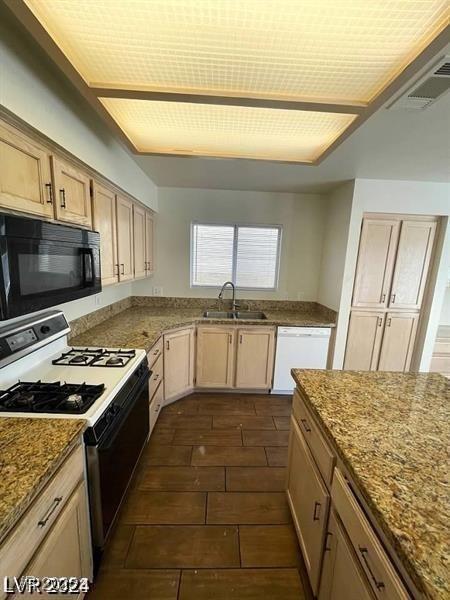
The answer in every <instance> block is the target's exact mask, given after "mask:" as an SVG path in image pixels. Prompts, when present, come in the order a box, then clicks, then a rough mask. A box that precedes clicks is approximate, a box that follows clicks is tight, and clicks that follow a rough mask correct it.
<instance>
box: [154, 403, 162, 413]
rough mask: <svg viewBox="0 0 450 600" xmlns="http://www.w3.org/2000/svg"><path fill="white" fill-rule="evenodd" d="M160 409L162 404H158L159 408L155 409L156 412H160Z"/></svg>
mask: <svg viewBox="0 0 450 600" xmlns="http://www.w3.org/2000/svg"><path fill="white" fill-rule="evenodd" d="M160 408H161V404H158V406H157V407H156V408H155V412H158V411H159V409H160Z"/></svg>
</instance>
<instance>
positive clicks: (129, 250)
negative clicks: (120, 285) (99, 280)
mask: <svg viewBox="0 0 450 600" xmlns="http://www.w3.org/2000/svg"><path fill="white" fill-rule="evenodd" d="M117 251H118V263H119V280H120V281H127V280H128V279H133V277H134V262H133V261H134V234H133V202H132V201H131V200H128V199H127V198H124V197H123V196H117Z"/></svg>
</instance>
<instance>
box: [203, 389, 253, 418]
mask: <svg viewBox="0 0 450 600" xmlns="http://www.w3.org/2000/svg"><path fill="white" fill-rule="evenodd" d="M198 411H199V413H200V414H202V415H255V414H256V413H255V404H254V402H253V400H251V399H249V398H232V397H230V398H228V395H227V394H223V395H222V396H221V397H220V399H219V398H217V399H211V400H208V399H207V398H204V399H200V401H199V406H198Z"/></svg>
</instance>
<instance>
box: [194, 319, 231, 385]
mask: <svg viewBox="0 0 450 600" xmlns="http://www.w3.org/2000/svg"><path fill="white" fill-rule="evenodd" d="M235 350H236V329H234V328H231V327H199V328H198V329H197V373H196V385H197V387H207V388H213V387H217V388H231V387H233V379H234V363H235V357H236V352H235Z"/></svg>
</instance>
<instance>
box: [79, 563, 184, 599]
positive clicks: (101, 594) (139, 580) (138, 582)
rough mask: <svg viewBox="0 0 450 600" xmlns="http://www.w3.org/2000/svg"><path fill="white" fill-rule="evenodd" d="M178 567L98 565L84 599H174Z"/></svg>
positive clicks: (177, 583) (176, 592) (178, 579)
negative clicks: (160, 568) (109, 567)
mask: <svg viewBox="0 0 450 600" xmlns="http://www.w3.org/2000/svg"><path fill="white" fill-rule="evenodd" d="M179 581H180V571H175V570H170V571H162V570H160V571H157V570H153V571H143V570H136V571H134V570H130V569H119V570H116V569H114V570H109V569H102V570H101V571H100V572H99V574H98V576H97V579H96V581H95V585H94V588H93V590H92V592H90V593H89V594H88V596H87V598H86V600H125V599H126V600H143V599H144V598H149V599H150V598H154V599H155V600H156V599H157V600H176V599H177V595H178V585H179Z"/></svg>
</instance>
